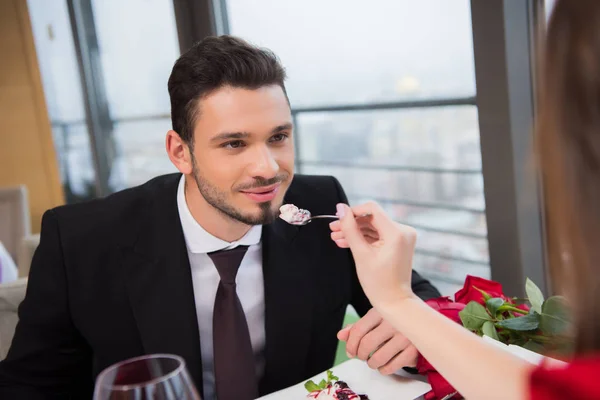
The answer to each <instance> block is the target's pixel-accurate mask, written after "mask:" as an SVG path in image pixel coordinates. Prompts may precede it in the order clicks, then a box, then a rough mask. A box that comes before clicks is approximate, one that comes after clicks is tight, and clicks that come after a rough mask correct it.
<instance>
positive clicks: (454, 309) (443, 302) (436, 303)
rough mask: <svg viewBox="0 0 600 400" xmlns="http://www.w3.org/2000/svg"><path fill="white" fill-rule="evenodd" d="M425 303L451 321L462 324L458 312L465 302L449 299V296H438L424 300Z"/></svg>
mask: <svg viewBox="0 0 600 400" xmlns="http://www.w3.org/2000/svg"><path fill="white" fill-rule="evenodd" d="M426 303H427V304H429V306H430V307H431V308H433V309H434V310H437V311H439V312H440V313H441V314H443V315H445V316H446V317H448V318H450V319H451V320H452V321H454V322H456V323H459V324H462V322H461V320H460V317H459V316H458V313H459V312H461V311H462V310H463V308H465V307H466V305H465V304H462V303H455V302H453V301H452V300H450V298H449V297H439V298H437V299H430V300H427V301H426Z"/></svg>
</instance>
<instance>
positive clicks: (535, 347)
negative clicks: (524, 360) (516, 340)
mask: <svg viewBox="0 0 600 400" xmlns="http://www.w3.org/2000/svg"><path fill="white" fill-rule="evenodd" d="M522 347H523V348H525V349H527V350H531V351H533V352H535V353H538V354H542V355H543V354H544V351H545V349H544V346H542V345H541V344H539V343H538V342H534V341H533V340H530V341H528V342H527V343H525V344H524V345H523V346H522Z"/></svg>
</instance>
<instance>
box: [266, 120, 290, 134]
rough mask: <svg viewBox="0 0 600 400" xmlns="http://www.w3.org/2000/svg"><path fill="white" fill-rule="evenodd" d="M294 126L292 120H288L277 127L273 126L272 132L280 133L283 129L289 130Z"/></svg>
mask: <svg viewBox="0 0 600 400" xmlns="http://www.w3.org/2000/svg"><path fill="white" fill-rule="evenodd" d="M293 127H294V125H293V124H292V123H291V122H288V123H286V124H282V125H279V126H276V127H275V128H273V130H271V133H279V132H282V131H287V130H290V129H292V128H293Z"/></svg>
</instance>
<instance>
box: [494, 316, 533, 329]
mask: <svg viewBox="0 0 600 400" xmlns="http://www.w3.org/2000/svg"><path fill="white" fill-rule="evenodd" d="M539 325H540V314H538V313H536V312H532V313H530V314H528V315H525V316H524V317H518V318H510V319H505V320H503V321H498V322H497V323H496V326H497V327H500V328H505V329H510V330H513V331H533V330H535V329H537V328H538V326H539Z"/></svg>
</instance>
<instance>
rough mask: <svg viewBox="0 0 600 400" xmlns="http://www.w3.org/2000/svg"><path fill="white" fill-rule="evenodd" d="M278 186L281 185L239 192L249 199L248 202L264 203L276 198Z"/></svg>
mask: <svg viewBox="0 0 600 400" xmlns="http://www.w3.org/2000/svg"><path fill="white" fill-rule="evenodd" d="M280 185H281V184H280V183H278V184H275V185H271V186H263V187H260V188H252V189H248V190H242V191H241V192H242V193H243V194H245V195H246V196H247V197H248V198H250V200H253V201H255V202H257V203H264V202H267V201H271V200H273V199H274V198H275V196H277V192H278V191H279V186H280Z"/></svg>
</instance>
